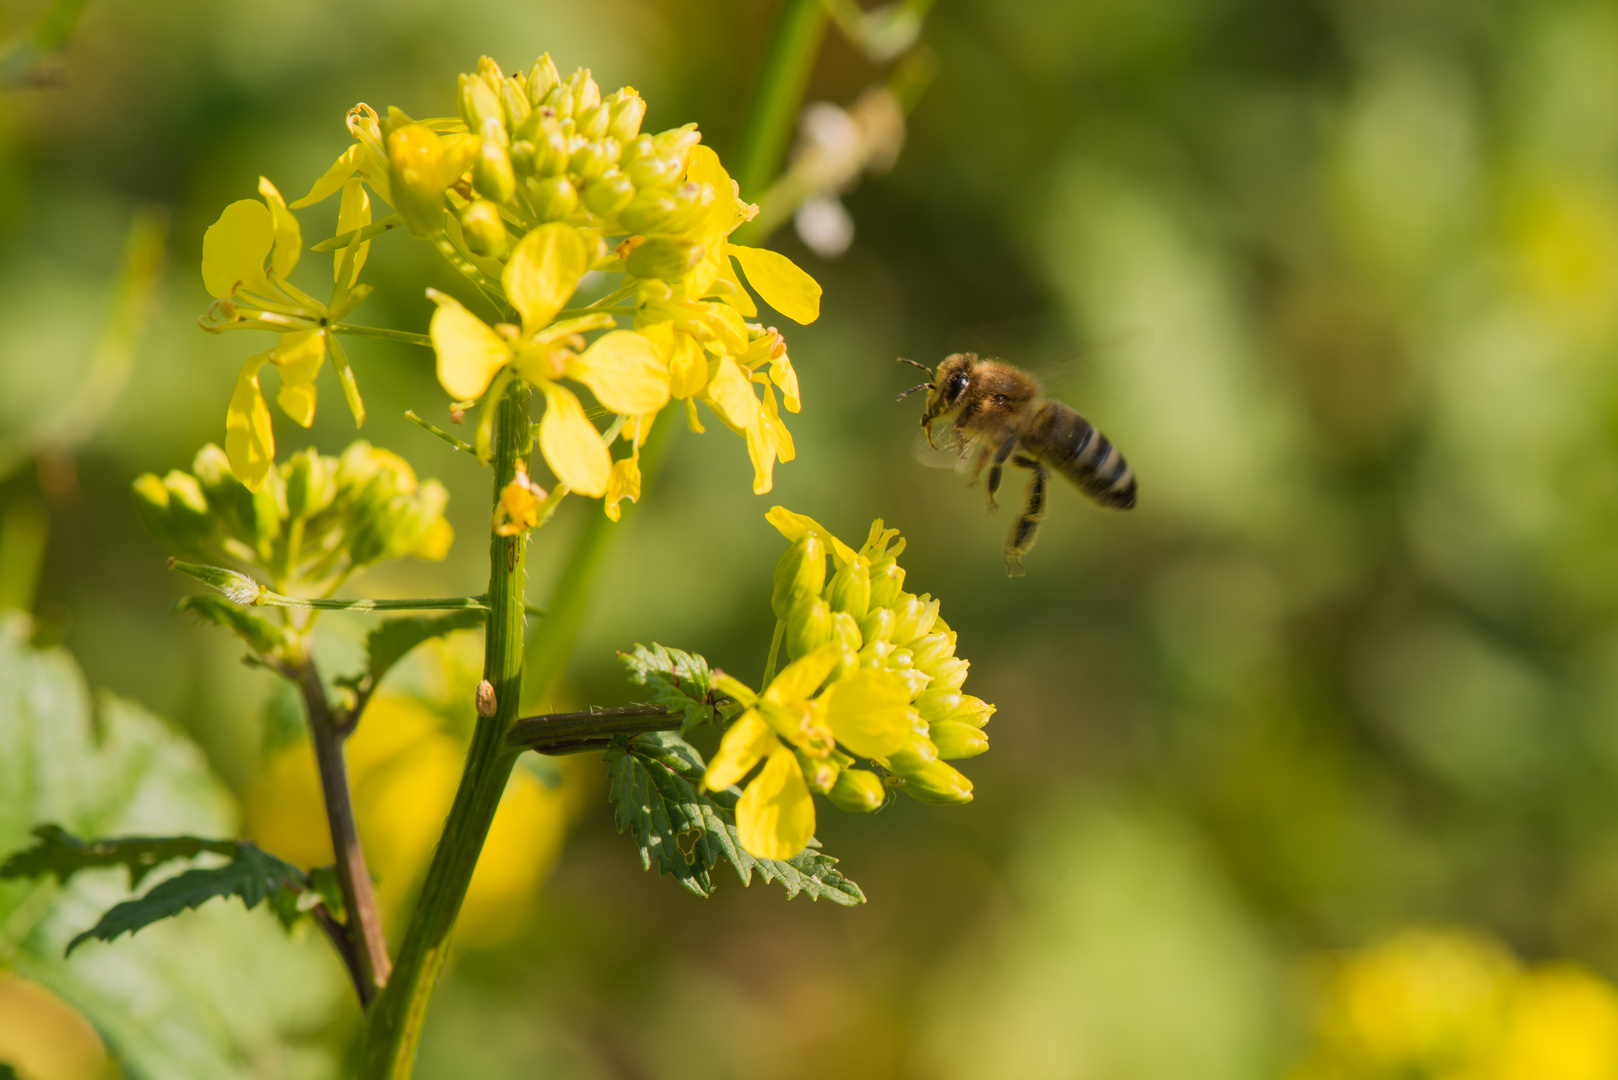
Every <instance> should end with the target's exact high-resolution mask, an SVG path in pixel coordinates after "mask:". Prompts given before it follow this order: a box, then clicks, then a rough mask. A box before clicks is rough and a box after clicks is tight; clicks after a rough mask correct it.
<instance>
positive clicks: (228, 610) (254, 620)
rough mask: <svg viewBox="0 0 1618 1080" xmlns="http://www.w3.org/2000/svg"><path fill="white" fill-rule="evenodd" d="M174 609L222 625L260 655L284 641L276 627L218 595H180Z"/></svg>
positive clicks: (271, 650) (270, 651) (279, 646)
mask: <svg viewBox="0 0 1618 1080" xmlns="http://www.w3.org/2000/svg"><path fill="white" fill-rule="evenodd" d="M174 610H175V611H189V612H190V613H191V614H193V615H195V616H197V617H198V618H200V619H205V620H207V621H208V622H211V623H215V624H217V625H219V626H223V627H224V628H225V629H226V630H229V631H230V632H231V633H233V634H235V635H236V636H237V637H239V638H241V639H242V640H243V641H245V642H246V643H247V647H248V648H249V649H252V650H253V651H254V652H255V653H257V654H258V655H260V656H272V655H274V654H275V653H276V652H277V651H278V650H279V649H280V648H281V647H282V646H283V645H285V644H286V635H285V634H284V633H282V631H281V628H280V627H278V626H276V625H275V624H274V623H272V622H270V621H269V620H268V619H265V618H263V617H261V616H258V615H254V614H253V613H252V612H251V611H248V610H246V609H245V608H240V607H237V606H236V605H235V604H233V603H231V602H230V601H228V600H226V599H225V598H224V597H222V596H206V595H203V596H186V597H182V598H181V599H180V601H179V602H178V603H176V604H175V605H174Z"/></svg>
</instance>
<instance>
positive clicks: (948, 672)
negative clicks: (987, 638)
mask: <svg viewBox="0 0 1618 1080" xmlns="http://www.w3.org/2000/svg"><path fill="white" fill-rule="evenodd" d="M971 666H972V662H971V661H970V660H962V659H961V658H960V657H958V656H952V657H950V658H949V659H948V660H944V661H941V662H940V663H939V664H938V667H937V669H936V670H934V671H932V672H930V673H929V674H931V675H932V677H933V681H932V682H930V683H928V684H927V688H928V689H929V690H959V689H960V688H961V684H962V683H964V682H965V681H966V670H967V668H969V667H971Z"/></svg>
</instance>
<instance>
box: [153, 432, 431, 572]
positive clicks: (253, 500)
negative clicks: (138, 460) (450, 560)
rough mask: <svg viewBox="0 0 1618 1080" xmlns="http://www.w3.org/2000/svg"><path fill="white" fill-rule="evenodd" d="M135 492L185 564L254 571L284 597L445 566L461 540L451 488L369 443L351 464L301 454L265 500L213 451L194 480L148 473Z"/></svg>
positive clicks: (345, 458) (352, 451) (347, 459)
mask: <svg viewBox="0 0 1618 1080" xmlns="http://www.w3.org/2000/svg"><path fill="white" fill-rule="evenodd" d="M134 491H135V505H136V508H137V509H138V510H139V512H140V516H141V518H142V520H144V521H145V523H146V526H147V527H148V528H149V529H151V531H152V533H153V534H154V535H156V536H157V538H158V539H159V540H161V541H163V543H164V544H166V545H167V546H169V547H170V548H172V549H173V550H174V551H175V553H176V554H178V555H181V556H183V557H188V558H200V559H202V560H204V561H208V562H217V561H221V560H230V561H234V562H236V563H239V564H243V565H245V566H248V567H252V568H254V569H255V570H256V571H258V572H259V573H261V574H262V575H263V576H264V577H267V578H268V579H269V580H270V581H272V582H274V583H275V585H276V588H277V589H280V590H283V591H285V590H286V589H287V587H288V586H290V585H292V584H293V583H297V584H299V585H301V586H302V587H304V588H311V587H314V588H318V587H319V586H320V585H322V584H334V583H336V582H338V581H341V580H342V579H343V578H345V577H346V576H347V575H348V574H350V573H352V572H353V571H355V570H358V569H361V568H363V567H366V566H370V565H372V564H375V563H378V562H381V561H382V560H384V559H397V558H402V557H404V556H406V555H414V556H416V557H418V558H425V559H441V558H443V557H444V555H445V553H446V552H447V551H448V550H449V545H450V540H451V539H452V538H453V535H454V534H453V531H452V530H451V528H450V525H449V522H447V521H445V520H444V505H445V503H446V502H447V501H448V499H449V494H448V492H447V491H445V489H444V486H443V485H442V484H440V483H439V482H438V481H437V480H427V481H424V482H418V481H417V479H416V474H415V472H414V470H412V469H411V468H410V465H409V463H408V462H406V461H405V460H404V459H403V458H401V457H399V456H398V455H397V454H393V453H390V452H389V451H386V450H379V449H377V448H375V447H373V446H372V445H371V444H370V443H368V442H365V441H363V440H361V441H358V442H355V443H352V444H351V445H350V446H349V447H348V449H347V450H344V451H343V453H342V456H341V457H329V456H326V455H322V454H319V453H317V452H316V451H314V450H313V449H309V450H304V451H301V452H300V453H297V454H293V455H292V456H291V458H290V459H288V460H287V461H285V462H283V463H282V464H280V465H279V466H276V467H274V468H271V469H270V470H269V473H268V475H267V476H266V478H265V482H264V483H263V484H262V485H261V486H260V487H259V489H258V490H257V491H249V490H248V489H247V487H246V486H245V485H243V484H242V483H241V481H239V480H238V479H237V478H236V476H235V474H233V473H232V472H231V469H230V462H229V460H228V459H227V458H226V456H225V452H224V451H223V450H221V449H220V448H219V447H217V446H215V445H213V444H211V443H210V444H209V445H207V446H204V447H203V448H202V449H201V450H200V451H198V453H197V456H196V459H195V460H194V461H193V462H192V465H191V471H190V472H184V471H182V470H180V469H173V470H170V472H169V473H168V474H167V475H166V476H161V477H160V476H158V475H157V474H156V473H145V474H143V475H141V476H139V477H137V478H136V480H135V484H134Z"/></svg>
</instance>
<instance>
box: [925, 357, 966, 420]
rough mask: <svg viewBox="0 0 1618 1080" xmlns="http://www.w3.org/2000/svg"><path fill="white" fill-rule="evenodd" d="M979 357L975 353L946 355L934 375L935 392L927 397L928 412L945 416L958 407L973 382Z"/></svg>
mask: <svg viewBox="0 0 1618 1080" xmlns="http://www.w3.org/2000/svg"><path fill="white" fill-rule="evenodd" d="M977 364H978V358H977V356H976V355H975V354H973V353H956V354H954V355H953V356H946V357H945V358H944V359H943V361H942V362H941V363H940V364H939V365H938V372H937V373H936V374H935V375H934V376H933V392H932V393H931V394H930V395H928V398H927V412H928V413H929V414H931V415H932V416H933V417H935V418H936V417H939V416H943V415H944V414H945V413H947V412H950V411H951V410H953V409H955V408H956V407H958V406H959V405H960V403H961V395H962V394H965V393H966V388H967V386H968V385H970V383H971V382H972V369H973V368H975V367H977Z"/></svg>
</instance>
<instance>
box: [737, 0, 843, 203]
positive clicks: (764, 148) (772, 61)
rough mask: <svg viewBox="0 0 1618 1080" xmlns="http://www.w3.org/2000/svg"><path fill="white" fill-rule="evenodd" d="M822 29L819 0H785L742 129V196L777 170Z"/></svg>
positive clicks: (757, 192) (758, 191)
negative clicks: (751, 104)
mask: <svg viewBox="0 0 1618 1080" xmlns="http://www.w3.org/2000/svg"><path fill="white" fill-rule="evenodd" d="M825 33H826V9H825V8H824V7H823V6H821V0H784V3H783V4H782V7H781V15H780V18H779V21H777V22H776V24H775V32H774V34H773V35H772V36H771V37H770V46H769V52H768V54H767V55H766V56H765V58H764V70H763V72H762V73H760V75H759V82H758V89H757V90H756V91H755V92H754V94H753V107H752V109H751V110H750V111H749V112H748V114H747V123H746V125H745V126H744V127H743V128H742V141H741V146H740V147H739V153H738V155H737V162H736V165H737V168H736V182H737V184H738V185H740V187H741V189H742V198H744V199H748V200H756V199H758V197H759V196H761V195H763V194H764V192H765V190H766V189H767V188H768V187H769V186H770V182H771V181H772V180H774V179H775V174H776V173H777V172H779V171H780V168H781V158H782V157H783V156H784V155H785V154H786V149H787V140H788V139H790V138H791V137H792V125H793V124H794V122H795V121H796V120H797V116H798V106H799V105H800V104H801V103H802V101H803V92H804V90H805V88H807V87H808V85H809V76H810V74H811V73H812V72H813V71H814V67H815V57H816V55H817V54H818V53H819V52H820V40H821V38H822V37H824V36H825Z"/></svg>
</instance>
